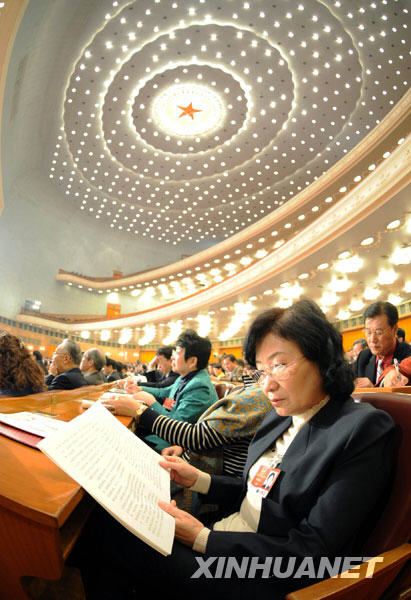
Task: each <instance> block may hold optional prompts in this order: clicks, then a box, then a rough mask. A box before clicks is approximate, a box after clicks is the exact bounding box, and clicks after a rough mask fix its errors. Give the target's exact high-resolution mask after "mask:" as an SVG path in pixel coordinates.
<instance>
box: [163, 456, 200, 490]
mask: <svg viewBox="0 0 411 600" xmlns="http://www.w3.org/2000/svg"><path fill="white" fill-rule="evenodd" d="M158 464H159V465H160V467H163V469H166V470H167V471H170V479H171V481H175V483H179V484H180V485H182V486H184V487H187V488H188V487H191V486H192V485H194V484H195V482H196V481H197V479H198V475H199V473H200V471H199V470H198V469H196V467H193V466H192V465H189V464H188V463H187V462H186V461H185V460H183V459H182V458H178V457H177V456H164V459H163V460H160V462H159V463H158Z"/></svg>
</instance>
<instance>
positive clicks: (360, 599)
mask: <svg viewBox="0 0 411 600" xmlns="http://www.w3.org/2000/svg"><path fill="white" fill-rule="evenodd" d="M353 396H354V398H355V400H356V401H358V402H369V403H370V404H372V405H373V406H375V407H376V408H379V409H381V410H384V411H386V412H387V413H389V414H390V415H391V417H392V418H393V420H394V422H395V423H396V427H397V456H398V460H397V466H396V472H395V476H394V483H393V487H392V490H391V493H390V496H389V500H388V503H387V506H386V508H385V510H384V512H383V514H382V515H381V517H380V519H379V520H378V522H377V524H376V526H375V528H374V530H373V531H372V532H371V535H370V537H369V538H368V540H367V542H366V544H365V546H364V550H363V556H373V555H374V554H375V549H378V553H379V556H382V557H383V562H380V563H376V568H375V571H374V576H373V577H372V578H366V577H365V573H366V566H367V565H366V563H363V565H361V569H360V577H359V578H358V579H345V578H340V577H333V578H330V579H327V580H324V581H322V582H320V583H317V584H314V585H312V586H308V587H306V588H303V589H301V590H297V591H295V592H291V593H289V594H287V596H286V600H325V599H327V600H337V598H338V600H374V599H375V600H377V599H378V598H382V597H384V598H386V599H387V600H391V598H392V600H394V598H401V597H402V598H404V599H405V597H407V598H408V597H410V596H403V595H401V594H402V592H403V591H404V589H405V588H406V587H407V586H410V585H411V584H410V570H409V567H410V556H411V545H410V544H409V543H408V542H409V541H410V538H411V469H410V456H411V397H410V396H409V394H401V393H389V392H363V393H362V392H358V393H355V394H354V395H353ZM371 548H372V549H374V552H371V551H370V549H371ZM407 561H408V565H407V564H406V563H407ZM404 565H405V566H404ZM401 569H402V571H401ZM400 571H401V573H400ZM354 572H355V571H354ZM398 573H400V575H399V577H398V578H397V582H396V583H393V582H394V579H395V578H396V577H397V575H398ZM392 583H393V586H396V588H398V589H396V592H395V594H396V595H395V596H393V595H390V592H389V590H387V588H388V587H389V586H390V584H392ZM396 584H397V585H396ZM386 590H387V591H386ZM384 591H386V594H385V595H384V596H383V592H384Z"/></svg>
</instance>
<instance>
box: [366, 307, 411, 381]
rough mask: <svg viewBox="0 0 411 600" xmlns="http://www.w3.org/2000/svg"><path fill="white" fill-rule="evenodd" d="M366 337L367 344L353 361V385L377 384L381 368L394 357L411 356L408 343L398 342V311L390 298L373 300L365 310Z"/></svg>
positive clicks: (390, 362) (381, 372)
mask: <svg viewBox="0 0 411 600" xmlns="http://www.w3.org/2000/svg"><path fill="white" fill-rule="evenodd" d="M364 322H365V337H366V339H367V343H368V346H369V347H368V348H366V349H365V350H362V351H361V352H360V354H359V355H358V358H357V362H356V363H355V375H356V377H357V379H356V381H355V386H356V387H378V386H380V385H381V383H382V380H383V372H384V370H385V369H386V368H387V367H389V366H390V365H392V364H394V359H397V360H398V361H399V362H401V361H402V360H403V359H404V358H407V357H408V356H411V346H410V344H407V343H406V342H399V341H398V340H397V338H396V333H397V329H398V311H397V309H396V307H395V306H394V305H393V304H391V303H390V302H374V303H373V304H370V306H368V308H366V310H365V312H364Z"/></svg>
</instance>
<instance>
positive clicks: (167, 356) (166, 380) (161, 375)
mask: <svg viewBox="0 0 411 600" xmlns="http://www.w3.org/2000/svg"><path fill="white" fill-rule="evenodd" d="M173 350H174V348H173V346H162V347H161V348H159V349H158V350H157V352H156V356H155V359H154V360H153V361H151V363H150V364H151V365H153V366H155V367H156V369H154V373H155V377H153V380H151V379H150V373H152V372H153V371H147V373H146V377H147V383H144V384H143V385H144V387H157V388H164V387H168V386H169V385H172V384H173V383H174V382H175V380H176V379H177V377H178V373H175V372H174V371H173V370H172V368H171V357H172V354H173Z"/></svg>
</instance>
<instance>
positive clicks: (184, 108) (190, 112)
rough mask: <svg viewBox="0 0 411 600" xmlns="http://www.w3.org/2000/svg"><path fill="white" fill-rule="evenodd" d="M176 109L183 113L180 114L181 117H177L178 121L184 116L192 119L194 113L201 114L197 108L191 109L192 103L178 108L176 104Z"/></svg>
mask: <svg viewBox="0 0 411 600" xmlns="http://www.w3.org/2000/svg"><path fill="white" fill-rule="evenodd" d="M177 108H181V110H182V111H183V112H182V113H181V115H180V116H179V117H178V118H179V119H181V117H184V116H185V115H187V116H188V117H191V118H192V119H194V113H196V112H202V111H201V110H200V109H198V108H193V103H192V102H190V104H189V105H188V106H178V104H177Z"/></svg>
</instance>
